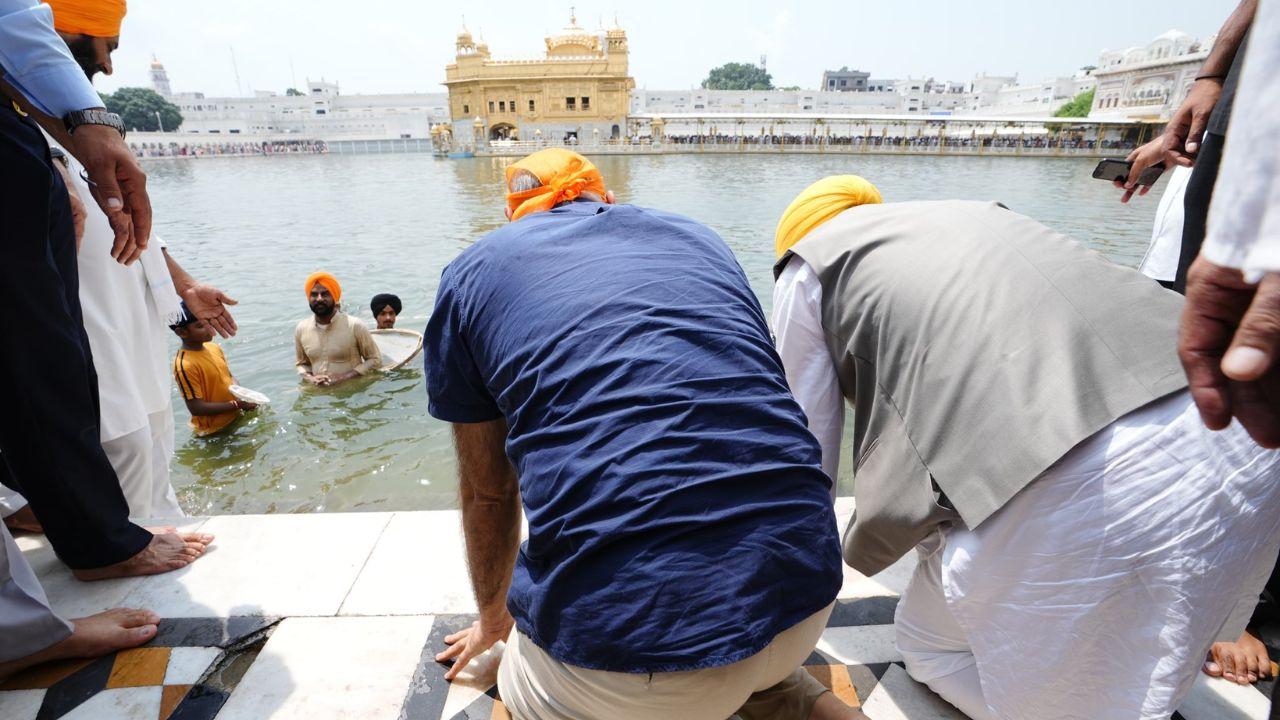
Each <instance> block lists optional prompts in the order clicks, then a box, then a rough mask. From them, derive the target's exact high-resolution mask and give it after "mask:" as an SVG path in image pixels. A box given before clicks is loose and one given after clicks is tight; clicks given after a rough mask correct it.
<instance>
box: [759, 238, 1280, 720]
mask: <svg viewBox="0 0 1280 720" xmlns="http://www.w3.org/2000/svg"><path fill="white" fill-rule="evenodd" d="M821 302H822V287H821V285H820V284H819V282H818V278H817V276H816V274H814V273H813V271H812V270H811V269H810V268H809V266H808V265H807V264H805V263H804V262H803V261H802V260H800V259H798V258H797V259H795V260H792V262H791V263H789V265H788V267H787V268H786V269H785V270H784V271H783V273H782V274H781V276H780V277H779V279H778V282H777V285H776V286H775V290H774V315H773V325H774V333H775V335H776V336H777V338H778V343H779V349H778V350H779V354H780V355H781V357H782V360H783V364H784V365H785V366H786V371H787V379H788V381H789V382H790V383H791V389H792V392H793V393H794V394H795V396H796V399H797V400H798V401H799V402H800V405H801V407H802V408H803V409H804V410H805V413H806V415H807V416H808V418H809V423H810V427H811V428H813V429H814V432H815V434H816V435H817V436H818V438H819V441H820V442H822V443H823V465H824V467H826V468H828V472H834V468H835V467H836V465H837V464H838V460H837V459H835V458H834V457H833V456H835V455H838V453H839V432H838V431H836V430H833V429H832V428H834V427H835V426H837V425H839V424H840V423H841V422H842V421H843V414H842V408H841V407H840V405H839V404H835V405H833V403H832V402H831V397H832V393H833V392H835V393H837V394H838V393H839V384H838V379H837V377H836V373H835V369H834V366H833V364H832V361H831V357H830V353H829V351H828V349H827V347H826V344H825V342H824V341H823V330H822V320H821V310H820V308H821ZM823 364H825V366H826V369H823V368H822V367H821V365H823ZM996 371H998V370H996V369H993V372H996ZM1278 476H1280V453H1278V452H1274V451H1272V452H1267V451H1262V450H1259V449H1258V448H1257V446H1256V445H1254V444H1253V442H1252V441H1251V440H1250V439H1249V437H1248V435H1247V434H1245V433H1244V432H1243V430H1242V429H1241V428H1240V427H1239V426H1238V425H1235V426H1233V427H1232V428H1230V429H1229V430H1228V431H1224V432H1222V433H1211V432H1209V431H1208V430H1205V429H1204V427H1203V425H1202V424H1201V423H1200V421H1199V417H1198V414H1197V413H1196V411H1195V407H1194V405H1193V404H1192V403H1191V401H1190V397H1189V395H1188V394H1187V393H1186V392H1181V393H1177V394H1175V395H1172V396H1170V397H1168V398H1165V399H1163V400H1160V401H1157V402H1155V403H1151V404H1150V405H1148V406H1146V407H1144V408H1140V409H1139V410H1136V411H1134V412H1132V413H1130V414H1129V415H1126V416H1125V417H1123V418H1120V419H1119V420H1117V421H1116V422H1114V423H1112V424H1111V425H1109V426H1108V427H1107V428H1106V429H1104V430H1103V431H1101V432H1099V433H1098V434H1097V435H1095V436H1093V437H1092V438H1090V439H1088V440H1086V441H1085V442H1082V443H1081V444H1080V445H1078V446H1076V447H1075V448H1073V449H1072V450H1071V452H1069V453H1067V455H1065V456H1064V457H1063V458H1061V459H1060V460H1059V461H1058V463H1056V464H1055V465H1054V466H1053V468H1051V469H1049V470H1048V471H1046V472H1045V473H1044V474H1043V475H1041V476H1040V477H1039V478H1037V479H1036V480H1034V481H1033V482H1032V483H1031V484H1030V485H1029V486H1028V487H1027V488H1026V489H1025V490H1023V491H1022V492H1021V493H1019V494H1018V495H1017V496H1015V497H1014V499H1013V500H1012V501H1010V502H1009V503H1008V504H1007V505H1005V507H1003V508H1001V509H1000V510H999V511H998V512H997V513H996V514H994V515H993V516H991V517H990V518H988V519H987V520H986V521H985V522H984V523H983V524H982V525H981V526H980V527H978V528H976V529H974V530H968V529H966V528H964V527H963V526H960V527H952V528H949V529H947V530H944V531H940V532H938V533H935V535H934V536H933V537H931V538H930V539H929V540H928V541H927V542H926V543H924V544H923V545H922V546H921V565H920V568H919V569H918V570H917V574H916V578H915V579H913V581H912V584H911V585H910V586H909V588H908V590H907V592H906V593H904V595H903V599H902V601H901V603H900V604H899V608H898V617H897V622H896V623H895V624H896V625H897V634H898V646H899V649H900V650H901V651H902V653H903V655H904V657H905V658H906V661H907V662H906V665H907V669H908V671H909V672H910V673H911V674H912V675H913V676H914V677H916V679H918V680H920V681H921V682H925V683H927V684H929V685H930V686H931V687H933V688H934V690H935V691H937V692H938V693H939V694H940V695H942V696H943V697H945V698H947V699H948V700H951V701H952V702H953V703H954V704H956V705H957V706H960V707H961V709H964V710H966V712H968V713H969V714H970V715H972V716H973V717H974V718H978V719H980V720H985V719H986V718H1000V719H1001V720H1026V719H1031V718H1034V719H1035V720H1056V719H1059V718H1085V717H1087V718H1097V719H1101V720H1105V719H1108V718H1116V719H1117V720H1119V719H1120V718H1125V719H1131V718H1144V719H1145V718H1152V719H1154V718H1162V720H1163V719H1164V718H1168V717H1169V715H1170V714H1171V713H1172V712H1173V711H1174V710H1176V709H1177V706H1178V703H1179V702H1180V701H1181V699H1182V697H1183V695H1185V693H1186V691H1187V690H1188V689H1189V688H1190V684H1191V682H1192V681H1193V680H1194V679H1195V673H1196V672H1198V670H1199V667H1200V664H1201V663H1202V661H1203V659H1204V654H1205V652H1206V651H1207V650H1208V648H1209V645H1210V644H1212V643H1213V641H1214V640H1215V639H1218V638H1219V637H1220V636H1221V635H1222V634H1223V633H1224V632H1225V633H1226V634H1228V635H1230V636H1231V637H1234V636H1235V635H1233V634H1231V633H1233V632H1234V633H1235V634H1238V633H1239V631H1240V629H1242V627H1243V623H1244V621H1245V620H1247V618H1248V613H1249V612H1250V611H1251V610H1252V607H1253V603H1254V602H1255V601H1256V599H1257V593H1258V592H1259V591H1260V590H1261V588H1262V585H1263V583H1264V582H1265V581H1266V578H1267V575H1268V574H1269V572H1270V569H1271V567H1272V565H1273V564H1274V563H1275V558H1276V555H1277V552H1280V483H1277V482H1276V478H1277V477H1278ZM930 577H932V578H935V580H934V581H932V582H930ZM1232 619H1234V623H1233V621H1232ZM1229 625H1238V627H1225V626H1229ZM979 678H980V681H979Z"/></svg>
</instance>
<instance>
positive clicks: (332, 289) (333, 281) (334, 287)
mask: <svg viewBox="0 0 1280 720" xmlns="http://www.w3.org/2000/svg"><path fill="white" fill-rule="evenodd" d="M316 283H319V284H320V285H322V286H323V287H325V288H326V289H328V291H329V294H330V295H332V296H333V301H334V302H341V301H342V286H341V285H339V284H338V278H336V277H334V276H332V275H330V274H329V273H327V272H325V271H323V270H320V271H317V272H313V273H311V274H310V275H308V276H307V283H306V285H305V287H306V290H307V297H308V298H310V297H311V288H313V287H315V286H316Z"/></svg>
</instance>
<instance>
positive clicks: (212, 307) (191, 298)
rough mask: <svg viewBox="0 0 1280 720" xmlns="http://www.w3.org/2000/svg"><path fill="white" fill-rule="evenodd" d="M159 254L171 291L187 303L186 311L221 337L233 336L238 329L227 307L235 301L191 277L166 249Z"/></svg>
mask: <svg viewBox="0 0 1280 720" xmlns="http://www.w3.org/2000/svg"><path fill="white" fill-rule="evenodd" d="M161 252H162V253H164V262H165V265H166V266H168V268H169V277H170V278H172V279H173V289H174V290H176V291H177V292H178V296H179V297H181V298H182V299H183V301H184V302H186V303H187V309H188V310H190V311H191V313H192V314H193V315H195V316H196V317H198V318H200V319H201V320H203V321H205V322H207V323H209V326H210V327H212V328H213V329H214V330H216V331H218V334H219V335H221V336H222V337H224V338H227V337H231V336H232V335H235V334H236V330H238V329H239V328H238V327H237V325H236V319H235V318H234V317H232V316H231V311H230V310H228V309H227V306H228V305H235V304H236V301H235V300H232V299H231V298H229V297H227V295H226V293H224V292H222V291H221V290H219V289H218V288H216V287H214V286H212V285H208V284H205V283H202V282H199V281H197V280H196V279H195V278H193V277H191V275H190V274H189V273H188V272H187V271H186V270H184V269H183V268H182V266H181V265H179V264H178V261H177V260H174V259H173V256H172V255H170V254H169V249H168V248H161Z"/></svg>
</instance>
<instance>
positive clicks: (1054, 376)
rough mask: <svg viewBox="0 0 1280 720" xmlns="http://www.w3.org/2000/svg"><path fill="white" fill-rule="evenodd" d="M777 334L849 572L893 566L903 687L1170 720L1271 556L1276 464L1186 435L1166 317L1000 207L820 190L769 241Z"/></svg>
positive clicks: (1172, 322) (984, 707)
mask: <svg viewBox="0 0 1280 720" xmlns="http://www.w3.org/2000/svg"><path fill="white" fill-rule="evenodd" d="M777 250H778V256H779V260H778V264H777V266H776V268H775V272H776V276H777V286H776V289H775V296H774V330H775V333H776V336H777V340H778V348H779V352H780V354H781V356H782V359H783V364H784V366H785V368H786V371H787V379H788V382H789V384H790V385H791V388H792V391H793V392H794V393H795V394H796V397H797V399H798V400H799V401H800V404H801V406H802V407H803V408H804V410H805V413H806V416H807V418H808V422H809V425H810V429H811V430H812V431H813V432H814V434H815V435H816V436H817V437H818V439H819V440H820V442H821V443H822V446H823V466H824V469H826V471H827V472H828V474H830V475H832V476H833V477H834V475H835V472H836V468H837V466H838V463H839V447H840V439H841V434H842V431H843V417H844V408H843V402H842V401H845V402H848V403H850V404H851V405H852V406H853V414H854V428H853V448H854V453H853V454H854V458H853V459H854V467H855V481H854V495H855V498H856V505H857V509H856V513H855V516H854V518H853V521H852V522H851V523H850V525H849V527H848V528H847V529H846V530H845V535H844V557H845V561H846V562H847V563H849V564H850V565H851V566H853V567H854V568H855V569H857V570H859V571H861V572H863V573H866V574H868V575H872V574H875V573H877V572H879V571H880V570H883V569H884V568H886V567H887V566H889V565H890V564H892V563H893V562H894V561H896V560H898V559H899V558H901V557H902V556H903V555H905V554H906V553H907V552H908V551H909V550H911V549H912V548H913V547H914V548H917V550H918V554H919V563H918V565H917V568H916V570H915V575H914V576H913V578H912V581H911V583H910V585H909V586H908V588H907V590H906V591H905V592H904V593H903V596H902V599H901V600H900V602H899V605H898V610H897V614H896V618H895V625H896V626H897V629H896V633H897V645H898V648H899V650H900V651H901V652H902V655H903V658H904V660H905V665H906V667H907V670H908V672H910V673H911V675H912V676H913V677H915V678H916V679H917V680H919V681H921V682H924V683H926V684H928V685H929V686H930V687H931V688H932V689H933V690H934V691H935V692H937V693H938V694H939V695H941V696H942V697H943V698H944V699H946V700H947V701H949V702H951V703H952V704H953V705H955V706H957V707H958V708H959V709H961V710H962V711H964V712H965V713H967V714H968V715H970V716H971V717H972V718H974V720H987V719H992V720H994V719H996V718H999V719H1001V720H1015V719H1016V720H1023V719H1027V720H1032V719H1034V720H1053V719H1054V718H1068V717H1071V718H1074V717H1090V718H1117V719H1119V718H1167V717H1169V715H1170V714H1171V713H1172V712H1174V711H1175V710H1176V709H1177V707H1178V704H1179V702H1180V700H1181V699H1182V697H1183V696H1184V695H1185V693H1186V692H1187V690H1188V689H1189V688H1190V685H1191V683H1192V682H1193V681H1194V679H1195V674H1196V671H1197V670H1198V669H1199V666H1200V663H1201V662H1202V661H1203V658H1204V656H1205V652H1206V651H1207V650H1208V648H1209V646H1210V645H1211V644H1212V643H1213V641H1214V640H1215V638H1217V637H1218V636H1219V635H1222V636H1224V637H1227V636H1229V637H1234V636H1235V634H1238V633H1239V630H1240V629H1241V627H1242V624H1243V620H1244V619H1245V617H1247V613H1248V612H1249V611H1250V610H1251V609H1252V606H1253V601H1254V600H1255V599H1256V596H1257V592H1258V590H1259V589H1260V588H1261V586H1262V584H1263V582H1264V580H1265V578H1266V575H1267V573H1268V572H1269V571H1270V569H1271V568H1270V565H1271V562H1272V561H1273V560H1274V558H1275V556H1276V552H1277V550H1280V483H1277V482H1275V480H1276V478H1277V476H1278V474H1280V453H1276V452H1273V451H1266V450H1262V449H1260V448H1259V447H1258V446H1257V445H1256V444H1255V443H1253V441H1252V440H1251V439H1250V438H1249V437H1248V435H1247V434H1246V433H1245V432H1244V431H1243V429H1242V428H1240V427H1239V426H1238V425H1234V426H1232V427H1230V428H1228V429H1226V430H1224V431H1222V432H1218V433H1214V432H1211V431H1209V430H1206V429H1205V428H1204V426H1203V424H1202V423H1201V422H1200V419H1199V416H1198V414H1197V412H1196V409H1195V406H1194V404H1193V403H1192V401H1191V399H1190V397H1189V395H1188V393H1187V392H1186V381H1185V379H1184V378H1183V376H1182V371H1181V366H1180V364H1179V361H1178V358H1177V355H1176V353H1175V342H1174V341H1175V337H1176V334H1177V324H1178V315H1179V311H1180V308H1181V304H1182V303H1181V300H1180V298H1179V297H1178V296H1177V295H1175V294H1174V293H1171V292H1168V291H1166V290H1163V289H1161V288H1160V287H1158V286H1157V285H1155V284H1154V283H1151V282H1150V280H1148V279H1146V278H1145V277H1143V276H1141V275H1140V274H1138V273H1137V272H1135V271H1133V270H1129V269H1126V268H1122V267H1119V266H1117V265H1114V264H1112V263H1110V262H1108V261H1107V260H1105V259H1104V258H1102V257H1101V256H1099V255H1098V254H1096V253H1094V252H1092V251H1090V250H1088V249H1087V248H1085V247H1083V246H1082V245H1080V244H1079V243H1076V242H1074V241H1072V240H1070V239H1069V238H1066V237H1064V236H1062V235H1059V234H1057V233H1055V232H1053V231H1052V230H1050V229H1049V228H1047V227H1044V226H1043V225H1040V224H1039V223H1037V222H1035V221H1033V220H1031V219H1030V218H1027V217H1024V216H1022V215H1018V214H1017V213H1014V212H1012V211H1010V210H1008V209H1006V208H1005V207H1003V206H1001V205H999V204H996V203H984V202H963V201H944V202H904V203H894V204H881V202H880V194H879V192H878V191H877V190H876V189H875V187H874V186H872V185H871V184H870V183H868V182H866V181H865V180H863V179H861V178H858V177H855V176H838V177H832V178H827V179H825V180H822V181H820V182H818V183H815V184H814V185H813V186H811V187H810V188H808V189H807V190H805V191H804V192H803V193H802V194H801V195H800V196H799V197H797V198H796V200H795V201H794V202H793V203H792V204H791V206H790V207H789V208H788V209H787V211H786V213H784V215H783V218H782V221H781V223H780V224H779V226H778V233H777Z"/></svg>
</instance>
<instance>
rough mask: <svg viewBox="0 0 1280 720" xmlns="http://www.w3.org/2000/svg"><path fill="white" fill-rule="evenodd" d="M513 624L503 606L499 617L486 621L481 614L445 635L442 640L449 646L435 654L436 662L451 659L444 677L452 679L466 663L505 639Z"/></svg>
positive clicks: (513, 621) (514, 622)
mask: <svg viewBox="0 0 1280 720" xmlns="http://www.w3.org/2000/svg"><path fill="white" fill-rule="evenodd" d="M515 624H516V621H515V618H513V617H511V614H510V613H508V612H507V611H506V608H503V610H502V615H501V616H500V617H498V618H495V619H493V620H489V621H486V620H485V618H484V616H483V615H481V616H480V619H479V620H477V621H475V622H473V623H471V627H469V628H467V629H466V630H462V631H461V632H456V633H454V634H452V635H449V636H447V637H445V639H444V642H445V644H446V645H448V646H449V647H448V649H446V650H445V651H444V652H442V653H440V654H438V655H436V662H444V661H446V660H453V667H451V668H449V671H448V672H446V673H445V674H444V679H445V680H450V681H452V680H453V679H454V678H456V677H458V673H460V672H462V669H463V668H465V667H466V666H467V664H468V663H470V662H471V661H472V660H474V659H476V658H477V657H479V656H480V655H482V654H484V652H485V651H486V650H488V649H489V648H491V647H493V646H494V644H496V643H497V642H498V641H499V640H506V639H507V635H509V634H510V633H511V628H513V627H515Z"/></svg>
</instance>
